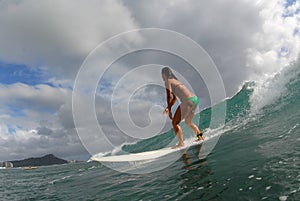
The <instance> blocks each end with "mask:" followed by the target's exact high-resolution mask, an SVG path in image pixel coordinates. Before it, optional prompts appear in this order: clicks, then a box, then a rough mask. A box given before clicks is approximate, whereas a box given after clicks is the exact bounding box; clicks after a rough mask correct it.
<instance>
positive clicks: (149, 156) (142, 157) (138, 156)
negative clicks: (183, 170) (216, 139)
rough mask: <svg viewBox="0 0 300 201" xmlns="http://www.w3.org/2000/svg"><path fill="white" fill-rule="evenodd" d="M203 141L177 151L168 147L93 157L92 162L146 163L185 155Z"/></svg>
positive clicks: (186, 144) (192, 142) (194, 142)
mask: <svg viewBox="0 0 300 201" xmlns="http://www.w3.org/2000/svg"><path fill="white" fill-rule="evenodd" d="M202 143H203V141H194V140H192V141H189V142H185V145H184V146H182V147H179V148H176V149H172V147H166V148H163V149H158V150H153V151H145V152H140V153H129V154H124V155H114V156H102V157H98V156H97V155H95V156H92V157H91V159H90V160H92V161H98V162H111V163H113V162H136V161H146V160H153V159H158V158H161V157H163V156H166V155H169V154H172V153H176V152H180V151H181V152H182V154H183V153H184V151H185V150H187V149H188V148H190V147H193V146H196V145H200V144H202Z"/></svg>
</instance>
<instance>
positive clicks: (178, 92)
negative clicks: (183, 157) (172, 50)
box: [161, 67, 204, 148]
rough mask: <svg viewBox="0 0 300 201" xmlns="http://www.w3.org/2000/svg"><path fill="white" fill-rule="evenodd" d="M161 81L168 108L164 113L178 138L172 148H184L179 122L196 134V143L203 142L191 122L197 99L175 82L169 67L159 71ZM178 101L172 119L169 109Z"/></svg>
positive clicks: (197, 129) (199, 132)
mask: <svg viewBox="0 0 300 201" xmlns="http://www.w3.org/2000/svg"><path fill="white" fill-rule="evenodd" d="M161 74H162V79H163V80H164V82H165V87H166V92H167V103H168V106H167V108H166V109H165V111H164V115H165V116H166V115H167V114H168V113H169V117H170V119H171V120H172V125H173V128H174V131H175V133H176V136H177V138H178V144H177V145H176V146H175V147H173V148H178V147H182V146H184V142H183V135H182V129H181V127H180V125H179V124H180V122H181V120H183V119H184V120H185V123H186V124H187V125H188V126H189V127H190V128H191V129H192V130H193V131H194V132H195V133H196V135H197V141H199V140H204V138H203V134H202V132H201V131H200V129H199V128H198V127H197V126H196V125H195V124H194V123H193V122H192V120H193V117H194V114H195V109H196V107H197V105H198V104H199V99H198V97H197V96H196V95H195V94H193V93H191V92H190V91H189V90H188V88H187V87H185V86H184V85H183V84H182V83H181V82H180V81H178V80H177V78H176V76H175V75H174V74H173V72H172V71H171V69H170V68H169V67H164V68H163V69H162V70H161ZM177 97H178V98H179V99H180V101H181V104H180V105H179V106H178V108H177V110H176V112H175V115H174V117H172V112H171V108H172V106H173V105H174V103H175V102H176V100H177Z"/></svg>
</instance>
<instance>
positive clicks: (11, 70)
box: [0, 61, 50, 85]
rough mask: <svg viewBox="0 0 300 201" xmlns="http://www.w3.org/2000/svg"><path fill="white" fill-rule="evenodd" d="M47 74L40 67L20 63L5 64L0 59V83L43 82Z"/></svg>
mask: <svg viewBox="0 0 300 201" xmlns="http://www.w3.org/2000/svg"><path fill="white" fill-rule="evenodd" d="M49 78H50V77H49V75H48V74H47V73H46V72H45V69H42V68H33V67H31V68H29V67H28V66H26V65H22V64H7V63H4V62H3V61H2V62H1V61H0V83H2V84H13V83H17V82H21V83H24V84H28V85H37V84H45V83H47V80H48V79H49Z"/></svg>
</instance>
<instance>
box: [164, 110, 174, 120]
mask: <svg viewBox="0 0 300 201" xmlns="http://www.w3.org/2000/svg"><path fill="white" fill-rule="evenodd" d="M168 113H169V118H170V119H171V120H172V119H173V117H172V112H171V111H169V109H168V108H166V109H165V111H164V116H167V114H168Z"/></svg>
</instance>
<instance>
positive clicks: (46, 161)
mask: <svg viewBox="0 0 300 201" xmlns="http://www.w3.org/2000/svg"><path fill="white" fill-rule="evenodd" d="M10 162H11V163H12V164H13V166H14V167H28V166H44V165H55V164H64V163H68V161H66V160H63V159H60V158H57V157H56V156H54V155H53V154H48V155H45V156H43V157H38V158H27V159H24V160H16V161H10Z"/></svg>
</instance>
